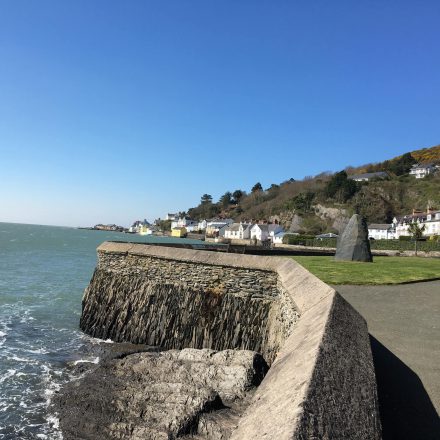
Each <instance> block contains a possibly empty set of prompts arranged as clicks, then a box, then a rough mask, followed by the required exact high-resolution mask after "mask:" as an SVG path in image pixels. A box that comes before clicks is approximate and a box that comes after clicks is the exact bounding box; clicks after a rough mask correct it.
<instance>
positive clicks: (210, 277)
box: [81, 243, 381, 440]
mask: <svg viewBox="0 0 440 440" xmlns="http://www.w3.org/2000/svg"><path fill="white" fill-rule="evenodd" d="M98 258H99V263H98V267H97V270H96V272H95V274H94V276H93V279H92V281H91V283H90V285H89V287H88V288H87V289H86V292H85V295H84V299H83V314H82V318H81V327H82V328H83V329H84V330H85V331H86V332H87V333H89V334H92V335H94V336H98V337H102V338H107V337H111V338H112V339H115V340H120V341H127V340H128V341H131V342H145V343H148V344H155V345H161V346H164V347H165V348H183V347H191V348H215V349H231V348H234V349H235V348H247V349H252V350H256V351H259V352H261V353H262V354H263V356H264V357H265V358H266V360H267V361H268V362H269V363H271V364H272V365H271V368H270V370H269V372H268V374H267V375H266V377H265V378H264V380H263V382H262V383H261V385H260V386H259V388H258V389H257V391H256V393H255V396H254V397H253V399H252V402H251V404H250V405H249V407H248V408H247V410H246V412H245V414H244V415H243V416H242V417H241V418H240V421H239V423H238V426H237V427H236V428H235V430H233V432H232V436H231V439H235V440H243V439H244V440H246V439H266V440H267V439H269V438H279V439H310V438H316V439H325V438H327V439H354V440H356V439H359V440H361V439H362V440H364V439H365V440H367V439H368V440H371V439H373V440H376V439H377V440H378V439H380V438H381V429H380V421H379V412H378V405H377V391H376V381H375V376H374V367H373V362H372V355H371V349H370V344H369V337H368V329H367V326H366V323H365V321H364V320H363V318H362V317H361V316H360V315H359V314H358V313H357V312H356V311H355V310H354V309H353V308H352V307H351V306H350V305H349V304H348V303H347V302H346V301H345V300H344V299H343V298H342V297H341V296H340V295H339V294H338V293H337V292H336V291H335V290H334V289H332V288H331V287H329V286H327V285H326V284H324V283H323V282H321V281H320V280H319V279H317V278H316V277H314V276H313V275H312V274H310V273H309V272H308V271H307V270H305V269H304V268H303V267H302V266H300V265H299V264H297V263H296V262H295V261H293V260H292V259H289V258H280V257H266V256H252V255H237V254H225V253H216V252H206V251H192V250H186V249H175V248H165V247H156V246H147V245H141V244H129V243H104V244H103V245H101V246H100V247H99V248H98Z"/></svg>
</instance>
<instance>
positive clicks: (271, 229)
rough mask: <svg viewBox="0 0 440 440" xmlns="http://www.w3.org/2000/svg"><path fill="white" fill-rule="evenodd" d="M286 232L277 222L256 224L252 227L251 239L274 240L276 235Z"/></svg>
mask: <svg viewBox="0 0 440 440" xmlns="http://www.w3.org/2000/svg"><path fill="white" fill-rule="evenodd" d="M280 232H284V231H283V228H282V227H281V226H280V225H277V224H263V225H261V224H256V225H253V226H252V228H251V237H250V238H251V240H258V241H267V240H271V241H273V238H274V237H275V235H277V234H279V233H280Z"/></svg>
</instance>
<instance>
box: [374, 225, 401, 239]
mask: <svg viewBox="0 0 440 440" xmlns="http://www.w3.org/2000/svg"><path fill="white" fill-rule="evenodd" d="M368 238H374V239H375V240H390V239H394V238H396V230H395V228H394V225H393V224H392V223H391V224H386V223H371V224H370V225H368Z"/></svg>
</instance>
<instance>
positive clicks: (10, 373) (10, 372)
mask: <svg viewBox="0 0 440 440" xmlns="http://www.w3.org/2000/svg"><path fill="white" fill-rule="evenodd" d="M16 372H17V370H14V369H10V370H8V371H7V373H5V374H4V375H3V376H0V383H3V382H4V381H6V380H7V379H9V378H10V377H12V376H14V375H15V373H16Z"/></svg>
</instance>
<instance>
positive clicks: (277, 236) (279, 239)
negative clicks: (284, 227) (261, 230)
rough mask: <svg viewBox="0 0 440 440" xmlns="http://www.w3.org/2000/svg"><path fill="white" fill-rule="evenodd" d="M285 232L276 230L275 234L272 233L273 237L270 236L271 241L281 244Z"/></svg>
mask: <svg viewBox="0 0 440 440" xmlns="http://www.w3.org/2000/svg"><path fill="white" fill-rule="evenodd" d="M285 234H286V233H285V232H284V231H280V232H277V233H276V234H274V235H273V237H272V243H273V244H281V243H283V238H284V235H285Z"/></svg>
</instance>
